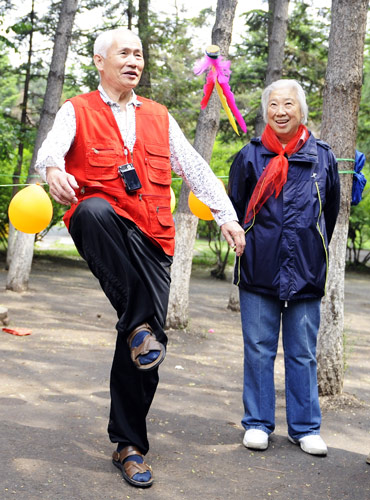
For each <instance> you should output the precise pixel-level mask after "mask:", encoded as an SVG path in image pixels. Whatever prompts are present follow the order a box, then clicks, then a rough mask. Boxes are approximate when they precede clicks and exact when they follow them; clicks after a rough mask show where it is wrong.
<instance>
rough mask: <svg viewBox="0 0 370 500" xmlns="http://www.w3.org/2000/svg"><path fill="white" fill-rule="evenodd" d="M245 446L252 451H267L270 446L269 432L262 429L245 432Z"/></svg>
mask: <svg viewBox="0 0 370 500" xmlns="http://www.w3.org/2000/svg"><path fill="white" fill-rule="evenodd" d="M243 444H244V446H245V447H246V448H251V449H252V450H266V449H267V447H268V445H269V436H268V434H267V432H265V431H261V430H260V429H248V430H247V431H245V434H244V438H243Z"/></svg>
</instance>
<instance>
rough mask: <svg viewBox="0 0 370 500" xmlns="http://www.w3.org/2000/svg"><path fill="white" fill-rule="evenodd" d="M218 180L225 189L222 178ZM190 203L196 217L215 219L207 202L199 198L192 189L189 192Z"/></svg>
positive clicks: (191, 210)
mask: <svg viewBox="0 0 370 500" xmlns="http://www.w3.org/2000/svg"><path fill="white" fill-rule="evenodd" d="M218 180H219V181H220V182H221V184H222V187H223V188H224V189H225V185H224V183H223V182H222V180H221V179H218ZM188 205H189V208H190V212H191V213H192V214H193V215H195V216H196V217H198V219H202V220H213V218H214V217H213V215H212V212H211V210H210V208H209V207H208V206H207V205H206V204H205V203H203V202H202V201H200V200H198V198H197V197H196V196H195V194H194V193H193V191H190V193H189V198H188Z"/></svg>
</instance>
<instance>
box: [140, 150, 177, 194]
mask: <svg viewBox="0 0 370 500" xmlns="http://www.w3.org/2000/svg"><path fill="white" fill-rule="evenodd" d="M145 163H146V165H147V170H148V178H149V180H150V181H151V182H153V183H154V184H161V185H163V186H169V185H170V184H171V163H170V157H169V154H168V150H167V149H166V148H164V147H163V146H159V145H157V144H155V145H145Z"/></svg>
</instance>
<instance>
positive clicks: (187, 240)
mask: <svg viewBox="0 0 370 500" xmlns="http://www.w3.org/2000/svg"><path fill="white" fill-rule="evenodd" d="M236 4H237V0H218V2H217V9H216V20H215V24H214V26H213V29H212V44H214V45H218V46H219V47H220V52H221V55H223V56H224V57H225V56H227V55H228V52H229V47H230V42H231V34H232V26H233V20H234V16H235V9H236ZM220 108H221V103H220V101H219V99H218V97H217V95H216V94H215V92H214V93H213V94H212V96H211V99H210V100H209V103H208V105H207V107H206V108H205V109H203V110H201V111H200V113H199V118H198V122H197V128H196V133H195V140H194V148H195V149H196V150H197V151H198V153H200V154H201V155H202V156H203V158H204V159H205V160H206V161H207V162H208V163H209V162H210V160H211V156H212V149H213V144H214V141H215V138H216V134H217V130H218V125H219V120H220ZM188 196H189V188H188V186H187V185H186V183H185V182H183V183H182V187H181V192H180V197H179V204H178V208H177V211H176V216H175V224H176V249H175V256H174V261H173V265H172V270H171V280H172V283H171V290H170V298H169V304H168V314H167V323H166V326H167V328H185V327H186V326H187V324H188V322H189V313H188V309H189V283H190V275H191V263H192V258H193V247H194V240H195V236H196V230H197V225H198V219H197V217H195V216H194V215H193V214H192V213H191V212H190V210H189V206H188Z"/></svg>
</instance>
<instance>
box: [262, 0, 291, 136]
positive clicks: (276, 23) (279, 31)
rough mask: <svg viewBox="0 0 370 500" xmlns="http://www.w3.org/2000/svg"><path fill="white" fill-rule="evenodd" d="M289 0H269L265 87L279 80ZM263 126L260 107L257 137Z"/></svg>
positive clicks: (281, 70) (281, 69)
mask: <svg viewBox="0 0 370 500" xmlns="http://www.w3.org/2000/svg"><path fill="white" fill-rule="evenodd" d="M288 7H289V0H269V11H270V22H269V30H268V49H269V50H268V59H267V70H266V77H265V87H267V86H268V85H270V83H272V82H274V81H276V80H279V79H280V78H281V76H282V74H283V62H284V46H285V40H286V34H287V29H288ZM264 128H265V122H264V119H263V116H262V108H261V107H260V108H259V110H258V113H257V116H256V121H255V135H256V136H257V137H258V136H260V135H261V134H262V132H263V129H264Z"/></svg>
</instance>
